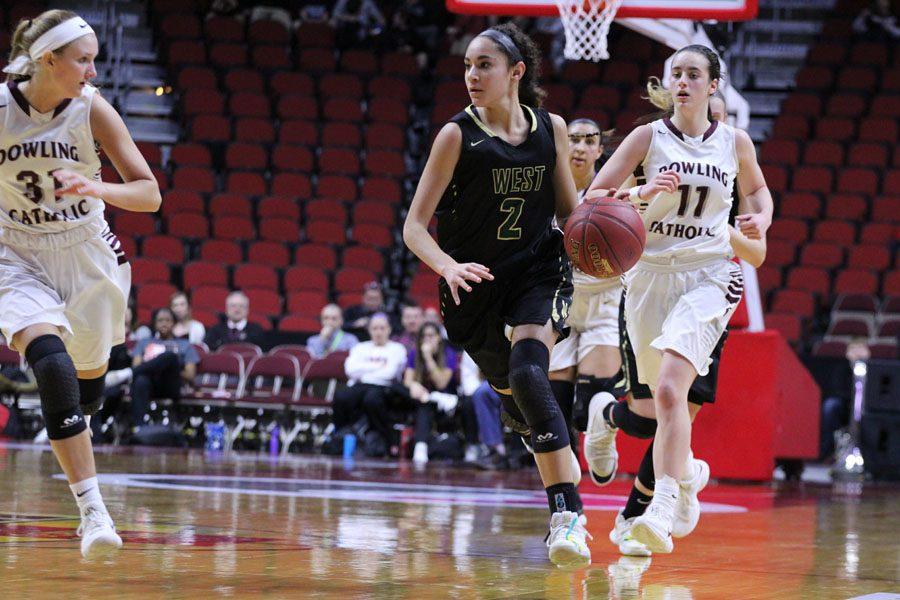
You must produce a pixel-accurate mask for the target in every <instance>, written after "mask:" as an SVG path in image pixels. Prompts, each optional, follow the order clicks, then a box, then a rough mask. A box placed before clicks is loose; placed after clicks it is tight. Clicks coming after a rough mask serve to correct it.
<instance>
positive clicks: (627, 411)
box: [603, 400, 656, 440]
mask: <svg viewBox="0 0 900 600" xmlns="http://www.w3.org/2000/svg"><path fill="white" fill-rule="evenodd" d="M603 417H604V418H605V419H606V422H607V423H609V424H610V426H612V427H618V428H619V429H621V430H622V431H624V432H625V433H627V434H628V435H630V436H631V437H636V438H638V439H644V440H646V439H650V438H652V437H653V436H655V435H656V419H650V418H648V417H642V416H641V415H639V414H636V413H634V412H632V411H631V407H630V406H628V403H627V402H625V401H624V400H623V401H619V402H616V403H615V404H610V405H609V406H607V407H606V409H605V410H604V411H603ZM610 418H611V419H612V422H610Z"/></svg>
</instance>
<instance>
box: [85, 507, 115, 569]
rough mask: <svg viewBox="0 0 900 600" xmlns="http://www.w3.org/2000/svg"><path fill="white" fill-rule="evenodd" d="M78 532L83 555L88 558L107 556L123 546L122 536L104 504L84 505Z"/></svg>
mask: <svg viewBox="0 0 900 600" xmlns="http://www.w3.org/2000/svg"><path fill="white" fill-rule="evenodd" d="M76 533H77V534H78V536H79V537H80V538H81V555H82V556H84V557H85V558H86V559H88V560H92V559H95V558H101V557H103V556H107V555H109V554H112V553H113V552H115V551H117V550H118V549H119V548H121V547H122V538H120V537H119V534H117V533H116V526H115V525H114V524H113V520H112V518H110V516H109V513H108V512H107V511H106V507H105V506H103V504H88V505H87V506H85V507H84V509H83V510H82V511H81V525H79V526H78V529H77V531H76Z"/></svg>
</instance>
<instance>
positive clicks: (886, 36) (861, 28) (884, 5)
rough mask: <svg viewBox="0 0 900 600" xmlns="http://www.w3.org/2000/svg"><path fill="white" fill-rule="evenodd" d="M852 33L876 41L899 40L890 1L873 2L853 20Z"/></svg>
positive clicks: (898, 30) (898, 28) (899, 30)
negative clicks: (861, 34)
mask: <svg viewBox="0 0 900 600" xmlns="http://www.w3.org/2000/svg"><path fill="white" fill-rule="evenodd" d="M853 31H855V32H856V33H863V34H866V35H867V37H870V38H873V39H878V40H888V41H891V40H896V39H898V38H900V26H898V25H897V17H896V16H895V15H894V13H893V11H892V9H891V1H890V0H874V1H873V2H872V3H871V4H870V5H869V6H868V7H867V8H864V9H863V10H862V12H860V13H859V15H857V17H856V19H854V20H853Z"/></svg>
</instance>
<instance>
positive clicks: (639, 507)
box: [622, 442, 656, 519]
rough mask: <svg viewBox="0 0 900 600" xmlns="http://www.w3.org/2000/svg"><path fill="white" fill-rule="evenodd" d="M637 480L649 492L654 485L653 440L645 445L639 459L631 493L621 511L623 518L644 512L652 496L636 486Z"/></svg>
mask: <svg viewBox="0 0 900 600" xmlns="http://www.w3.org/2000/svg"><path fill="white" fill-rule="evenodd" d="M638 481H640V482H641V485H643V486H644V487H645V488H647V489H648V490H650V491H651V492H652V491H653V489H654V488H655V487H656V474H655V472H654V471H653V442H650V445H649V446H647V451H646V452H644V458H642V459H641V466H640V467H638V472H637V477H636V478H635V480H634V485H633V486H632V488H631V494H630V495H629V496H628V502H626V503H625V510H623V511H622V517H623V518H625V519H630V518H631V517H637V516H640V515H642V514H644V511H645V510H647V505H648V504H650V500H651V499H652V498H653V495H652V494H650V495H648V494H645V493H644V492H642V491H641V490H639V489H638V488H637V482H638Z"/></svg>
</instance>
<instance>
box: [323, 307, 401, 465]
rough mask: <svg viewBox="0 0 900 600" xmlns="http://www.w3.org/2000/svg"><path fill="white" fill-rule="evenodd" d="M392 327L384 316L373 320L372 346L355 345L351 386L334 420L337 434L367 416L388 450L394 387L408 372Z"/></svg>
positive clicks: (347, 365)
mask: <svg viewBox="0 0 900 600" xmlns="http://www.w3.org/2000/svg"><path fill="white" fill-rule="evenodd" d="M390 335H391V326H390V324H389V322H388V318H387V316H386V315H385V314H384V313H375V314H374V315H372V317H371V319H370V320H369V337H370V338H371V340H370V341H368V342H360V343H359V344H357V345H355V346H354V347H353V348H352V349H351V350H350V354H349V355H348V356H347V360H346V361H345V362H344V371H345V372H346V374H347V378H348V380H349V383H350V386H349V387H347V388H345V389H344V390H341V391H340V392H338V394H337V395H336V396H335V398H334V404H333V408H332V416H333V419H334V428H335V431H340V430H341V429H344V428H347V427H349V426H351V425H353V424H354V423H356V422H357V421H359V420H361V418H362V417H363V416H365V417H366V418H367V420H368V423H369V429H370V431H375V432H377V433H378V434H379V435H381V437H382V438H383V441H384V446H385V447H387V446H388V445H389V444H390V442H391V440H392V438H393V425H392V423H391V420H390V417H389V415H388V399H389V396H391V395H392V394H393V393H394V392H393V390H392V389H391V388H392V386H394V385H395V384H397V383H399V382H400V378H401V376H402V374H403V371H404V369H405V368H406V362H407V358H406V348H404V347H403V344H400V343H398V342H392V341H391V340H390Z"/></svg>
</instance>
